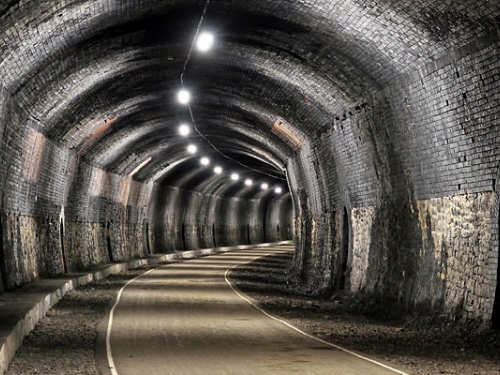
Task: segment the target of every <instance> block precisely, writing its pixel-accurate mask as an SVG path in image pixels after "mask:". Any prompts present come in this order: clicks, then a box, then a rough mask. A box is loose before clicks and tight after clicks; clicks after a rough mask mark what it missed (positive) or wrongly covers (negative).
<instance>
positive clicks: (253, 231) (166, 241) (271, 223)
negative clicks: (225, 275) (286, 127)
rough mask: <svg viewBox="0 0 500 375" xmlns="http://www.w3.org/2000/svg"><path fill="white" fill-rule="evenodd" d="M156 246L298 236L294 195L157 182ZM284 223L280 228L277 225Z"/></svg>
mask: <svg viewBox="0 0 500 375" xmlns="http://www.w3.org/2000/svg"><path fill="white" fill-rule="evenodd" d="M152 199H153V202H155V203H154V204H153V206H154V208H153V210H152V213H151V221H152V222H153V223H154V230H153V232H152V241H151V242H152V248H153V249H154V252H158V253H161V252H165V251H168V252H173V251H179V250H192V249H200V248H210V247H218V246H237V245H247V244H259V243H264V242H278V241H284V240H290V239H292V238H293V233H292V229H291V228H292V223H293V215H294V214H293V205H292V202H291V199H290V195H289V194H288V195H286V196H280V197H277V196H273V195H269V194H267V196H266V197H265V198H263V199H241V198H227V197H217V196H211V195H203V194H201V193H197V192H191V191H186V190H182V189H179V188H173V187H162V186H156V187H155V189H154V194H153V198H152ZM278 227H279V228H283V229H279V230H278V229H277V228H278Z"/></svg>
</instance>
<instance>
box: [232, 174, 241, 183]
mask: <svg viewBox="0 0 500 375" xmlns="http://www.w3.org/2000/svg"><path fill="white" fill-rule="evenodd" d="M239 179H240V175H239V174H237V173H233V174H232V175H231V180H233V181H238V180H239Z"/></svg>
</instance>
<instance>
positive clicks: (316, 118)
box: [0, 0, 500, 194]
mask: <svg viewBox="0 0 500 375" xmlns="http://www.w3.org/2000/svg"><path fill="white" fill-rule="evenodd" d="M204 11H206V12H204ZM438 14H439V16H438ZM499 17H500V6H498V5H496V6H493V7H492V6H491V5H490V3H489V2H488V1H487V0H484V1H472V0H457V1H453V2H450V1H448V2H440V3H436V2H435V1H418V2H415V1H404V2H402V1H394V0H382V1H380V0H379V1H358V0H348V1H346V0H342V1H337V0H335V1H334V0H324V1H317V0H315V1H312V0H299V1H293V2H292V1H227V0H211V1H207V2H205V1H194V0H189V1H186V0H182V1H181V0H169V1H152V0H151V1H140V2H138V1H131V0H130V1H128V0H122V1H118V0H114V1H112V0H92V1H90V0H89V1H71V0H66V1H58V2H53V1H36V2H34V1H24V0H10V1H5V2H3V3H2V5H0V19H1V22H0V35H1V38H2V39H1V45H2V48H1V49H0V80H1V81H2V82H3V85H4V86H5V88H6V89H7V91H8V92H9V93H10V94H11V95H12V96H13V97H14V98H15V99H16V100H17V102H18V103H20V105H22V106H23V107H24V108H25V109H26V110H27V112H28V113H29V114H30V115H31V116H32V117H33V118H34V119H37V120H39V121H40V126H41V127H42V128H43V132H44V133H45V134H46V135H47V136H48V138H50V139H51V140H53V141H55V142H59V143H61V144H63V145H65V146H67V147H69V148H71V149H73V150H75V151H76V152H77V154H78V155H79V156H80V157H81V158H84V159H86V160H87V161H89V162H90V163H92V164H94V165H97V166H99V167H102V168H103V169H105V170H108V171H110V172H113V173H116V174H119V175H133V178H134V179H136V180H138V181H144V182H145V181H148V182H149V181H158V182H163V181H165V180H166V179H167V180H168V184H169V185H172V186H178V187H181V188H182V187H185V188H188V189H190V190H194V191H196V190H199V191H203V192H205V193H208V194H210V193H213V192H214V191H218V192H221V191H226V192H230V191H232V190H231V189H223V188H222V189H221V184H223V181H224V180H223V177H221V176H218V175H216V174H213V173H209V172H208V171H207V170H206V168H205V169H204V168H202V167H200V166H199V164H198V160H199V158H200V157H201V156H200V155H202V154H203V155H207V156H208V157H210V158H211V159H212V161H213V162H214V163H219V164H221V165H222V166H223V167H224V169H225V170H239V171H240V173H241V174H244V175H248V176H249V177H248V178H252V179H253V180H255V181H259V180H264V179H267V180H269V181H270V182H276V183H281V184H283V183H284V181H283V180H284V179H285V175H284V167H285V166H286V164H287V160H288V159H289V157H290V155H292V154H293V153H294V152H295V151H296V149H297V148H300V147H301V146H302V145H303V143H304V142H307V139H308V137H310V136H311V135H312V134H314V132H315V131H316V130H317V129H318V128H320V127H322V126H323V125H325V124H328V123H331V121H332V120H333V119H334V118H335V117H336V116H340V115H342V114H343V113H344V112H345V111H346V109H349V108H352V107H355V106H356V105H360V104H362V102H363V101H364V99H363V98H366V97H367V95H369V94H370V93H373V92H376V91H377V90H380V88H381V87H384V86H385V85H386V84H387V83H388V82H392V81H394V80H395V79H397V78H398V77H401V76H404V75H406V74H408V73H409V72H413V71H415V70H417V69H419V68H422V67H424V66H426V64H429V63H431V62H432V61H434V60H435V59H437V58H439V57H440V56H442V55H445V54H447V53H450V52H452V51H453V50H455V49H456V48H458V47H460V46H462V45H464V44H466V43H467V42H468V41H470V40H474V39H477V38H479V37H482V36H484V35H487V34H488V33H491V32H493V31H494V30H495V27H496V25H498V19H499ZM198 27H199V30H198ZM197 30H198V31H204V30H207V31H211V32H213V33H214V35H215V45H214V47H213V49H212V50H210V51H209V52H208V53H204V54H203V53H200V52H198V51H196V50H191V48H192V44H193V41H194V39H195V37H196V35H197V34H196V33H197ZM16 67H17V69H16ZM181 76H182V79H183V84H184V86H185V87H186V88H187V89H189V90H190V91H191V93H192V96H193V98H192V102H191V105H190V108H187V107H185V106H182V105H180V104H179V103H177V101H176V94H177V92H178V90H179V89H180V88H181V87H182V86H183V85H182V83H181ZM184 122H186V123H189V124H191V126H196V127H197V129H198V131H199V133H197V132H192V133H191V135H190V136H189V137H188V138H182V137H180V136H179V134H178V131H177V128H178V126H179V125H180V124H181V123H184ZM193 122H194V123H193ZM188 143H194V144H196V145H197V146H198V149H199V152H198V153H197V154H196V155H190V154H189V153H187V152H186V147H187V145H188ZM213 146H214V147H213ZM225 178H227V176H226V177H225Z"/></svg>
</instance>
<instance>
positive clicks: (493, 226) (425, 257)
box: [0, 0, 500, 326]
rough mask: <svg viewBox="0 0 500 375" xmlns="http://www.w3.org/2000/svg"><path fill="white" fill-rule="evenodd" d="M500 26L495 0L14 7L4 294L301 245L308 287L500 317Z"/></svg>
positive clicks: (4, 36)
mask: <svg viewBox="0 0 500 375" xmlns="http://www.w3.org/2000/svg"><path fill="white" fill-rule="evenodd" d="M499 30H500V5H498V4H497V3H496V2H492V1H488V0H474V1H472V0H456V1H446V2H440V3H437V2H435V1H431V0H423V1H411V0H409V1H405V2H401V1H395V0H382V1H380V0H379V1H372V0H367V1H359V0H349V1H345V0H343V1H339V0H319V1H318V0H315V1H310V0H301V1H265V0H259V1H252V2H248V1H246V2H243V1H227V0H210V1H202V0H183V1H178V0H171V1H153V0H145V1H140V2H138V1H132V0H122V1H117V0H92V1H90V0H88V1H87V0H79V1H75V0H62V1H58V2H55V3H54V2H53V1H48V0H44V1H37V2H33V1H27V0H11V1H5V2H3V3H2V4H0V44H1V48H0V84H1V86H0V142H1V148H0V152H1V154H0V159H1V164H0V175H1V176H2V178H1V179H0V192H1V196H2V199H1V210H2V217H1V226H0V227H1V236H0V237H1V246H0V272H1V280H2V289H1V290H0V291H1V292H2V293H3V289H5V290H13V289H15V288H18V287H20V286H23V285H25V284H29V283H32V282H35V281H37V280H40V279H43V278H48V277H53V276H57V275H61V274H64V273H67V272H73V271H77V270H81V269H87V268H89V267H93V266H96V265H100V264H104V263H109V262H118V261H123V260H129V259H134V258H140V257H145V256H148V255H150V254H157V253H175V252H182V251H186V250H192V249H202V248H212V247H219V246H237V245H243V244H260V243H271V242H279V241H286V240H293V241H294V244H295V254H294V259H293V267H292V269H291V272H292V274H293V277H292V279H293V280H294V282H295V283H296V284H297V285H300V286H301V287H303V288H304V289H303V290H307V291H308V293H312V294H318V295H333V294H335V293H338V292H341V293H342V295H343V296H344V297H345V298H357V299H363V300H366V301H369V302H371V303H377V304H380V303H381V302H382V303H383V305H384V306H387V307H388V308H393V307H394V306H397V307H398V308H401V309H402V310H403V311H404V312H405V313H407V314H417V313H419V314H431V315H433V314H437V315H446V316H448V317H450V318H453V319H462V318H464V319H476V320H480V321H482V322H484V323H486V324H489V325H493V326H495V325H496V326H498V325H500V321H499V319H500V313H499V310H500V309H499V308H498V305H499V304H500V301H499V294H498V293H499V292H498V290H497V280H498V278H499V273H498V270H499V265H498V263H499V262H498V250H499V240H498V238H499V236H498V216H499V215H498V202H499V198H498V196H499V193H498V189H497V186H496V183H495V182H496V181H498V178H499V177H498V170H499V161H500V149H499V146H498V144H499V140H500V126H499V124H498V121H499V118H500V104H499V97H500V85H499V81H500V59H499V51H500V49H499V47H500V31H499ZM207 32H208V33H212V35H213V36H214V43H213V46H212V48H211V49H210V50H208V51H201V50H199V49H198V47H197V45H196V43H197V41H198V40H199V38H200V37H201V36H202V35H204V33H207ZM181 90H186V91H187V92H188V93H189V94H190V101H189V102H188V103H181V102H179V101H178V94H179V92H180V91H181ZM181 125H186V126H185V127H184V128H180V127H181ZM181 133H182V134H181ZM54 223H59V225H54Z"/></svg>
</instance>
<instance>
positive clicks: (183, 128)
mask: <svg viewBox="0 0 500 375" xmlns="http://www.w3.org/2000/svg"><path fill="white" fill-rule="evenodd" d="M189 133H191V129H190V128H189V126H187V125H186V124H182V125H181V126H179V134H180V135H182V136H183V137H186V136H188V135H189Z"/></svg>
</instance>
